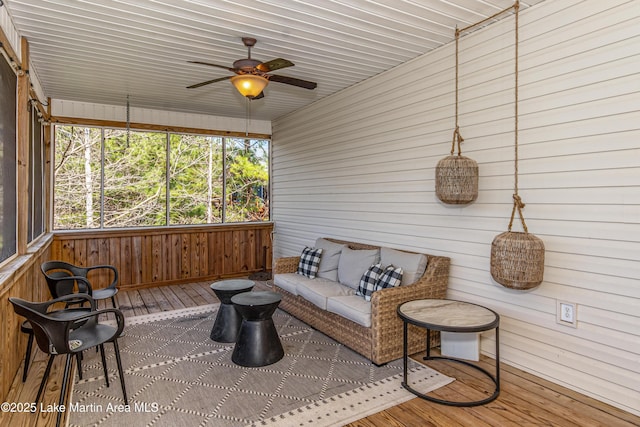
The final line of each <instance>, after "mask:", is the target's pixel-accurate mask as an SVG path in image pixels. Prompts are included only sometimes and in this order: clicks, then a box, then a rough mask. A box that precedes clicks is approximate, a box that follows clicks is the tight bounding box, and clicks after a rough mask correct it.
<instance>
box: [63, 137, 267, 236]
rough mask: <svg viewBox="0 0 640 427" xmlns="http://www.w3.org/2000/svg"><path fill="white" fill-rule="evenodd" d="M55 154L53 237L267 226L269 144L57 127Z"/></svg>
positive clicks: (228, 139) (264, 141)
mask: <svg viewBox="0 0 640 427" xmlns="http://www.w3.org/2000/svg"><path fill="white" fill-rule="evenodd" d="M55 153H56V154H55V159H56V161H55V171H54V172H55V173H54V175H55V176H54V198H55V208H54V211H55V214H54V228H55V229H82V228H109V227H141V226H164V225H190V224H216V223H222V222H249V221H267V220H269V209H268V206H269V204H268V201H267V200H268V191H267V189H268V187H269V141H268V140H252V139H247V140H245V139H242V138H224V137H220V136H206V135H191V134H177V133H164V132H162V133H159V132H141V131H130V132H127V131H126V130H124V129H108V128H104V129H101V128H84V127H74V126H56V130H55ZM225 153H226V155H225ZM225 171H226V174H225ZM225 183H226V185H225Z"/></svg>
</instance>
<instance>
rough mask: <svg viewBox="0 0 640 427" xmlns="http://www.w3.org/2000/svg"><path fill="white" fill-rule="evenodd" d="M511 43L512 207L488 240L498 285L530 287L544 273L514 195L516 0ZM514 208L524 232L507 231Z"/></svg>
mask: <svg viewBox="0 0 640 427" xmlns="http://www.w3.org/2000/svg"><path fill="white" fill-rule="evenodd" d="M513 7H514V8H515V22H516V31H515V34H516V43H515V56H516V60H515V81H516V83H515V185H514V190H515V191H514V194H513V208H512V209H511V220H510V221H509V228H508V231H506V232H504V233H501V234H499V235H497V236H496V237H495V238H494V239H493V242H492V243H491V276H492V277H493V279H494V280H495V281H496V282H498V283H500V284H501V285H503V286H505V287H507V288H512V289H521V290H523V289H531V288H534V287H536V286H538V285H539V284H540V283H542V279H543V275H544V243H543V242H542V240H541V239H540V238H538V237H536V236H534V235H533V234H530V233H529V230H528V229H527V224H526V223H525V221H524V215H523V214H522V209H523V208H524V206H525V205H524V203H523V202H522V199H521V198H520V196H519V195H518V9H519V2H518V1H516V2H515V4H514V6H513ZM516 211H518V215H519V216H520V221H521V222H522V228H523V230H524V232H514V231H511V227H512V225H513V219H514V217H515V213H516Z"/></svg>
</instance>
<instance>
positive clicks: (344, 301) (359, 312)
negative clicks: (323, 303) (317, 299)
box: [327, 295, 371, 328]
mask: <svg viewBox="0 0 640 427" xmlns="http://www.w3.org/2000/svg"><path fill="white" fill-rule="evenodd" d="M327 311H330V312H331V313H335V314H337V315H339V316H342V317H344V318H345V319H349V320H351V321H353V322H356V323H358V324H359V325H362V326H364V327H365V328H370V327H371V301H365V300H364V298H362V297H359V296H357V295H346V296H334V297H330V298H329V299H328V300H327Z"/></svg>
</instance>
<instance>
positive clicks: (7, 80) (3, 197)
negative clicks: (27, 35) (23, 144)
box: [0, 59, 18, 263]
mask: <svg viewBox="0 0 640 427" xmlns="http://www.w3.org/2000/svg"><path fill="white" fill-rule="evenodd" d="M17 84H18V82H17V78H16V75H15V74H14V72H13V70H12V69H11V66H10V65H9V64H8V63H7V61H5V60H4V59H0V100H1V101H0V263H1V262H3V261H5V260H7V259H8V258H10V257H12V256H13V255H14V254H15V253H16V251H17V236H16V225H17V224H16V223H17V213H16V209H17V203H16V202H17V200H16V185H17V183H16V101H17V97H16V90H17Z"/></svg>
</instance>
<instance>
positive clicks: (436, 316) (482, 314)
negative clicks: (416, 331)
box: [398, 299, 500, 332]
mask: <svg viewBox="0 0 640 427" xmlns="http://www.w3.org/2000/svg"><path fill="white" fill-rule="evenodd" d="M398 315H399V316H400V317H401V318H402V319H404V320H405V321H407V322H408V323H412V324H414V325H418V326H422V327H425V328H428V329H434V330H438V331H449V332H479V331H486V330H489V329H493V328H495V327H497V326H498V324H499V322H500V316H498V314H497V313H496V312H494V311H493V310H490V309H488V308H486V307H482V306H480V305H477V304H472V303H468V302H464V301H455V300H447V299H421V300H415V301H408V302H405V303H404V304H401V305H400V306H399V307H398Z"/></svg>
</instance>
